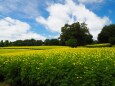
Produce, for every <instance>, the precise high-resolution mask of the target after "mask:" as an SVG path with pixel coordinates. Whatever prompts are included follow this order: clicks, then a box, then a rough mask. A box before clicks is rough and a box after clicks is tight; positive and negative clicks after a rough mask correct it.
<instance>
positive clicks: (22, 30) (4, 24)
mask: <svg viewBox="0 0 115 86" xmlns="http://www.w3.org/2000/svg"><path fill="white" fill-rule="evenodd" d="M30 28H31V26H30V25H29V24H27V23H25V22H22V21H20V20H16V19H12V18H10V17H6V18H4V19H1V20H0V40H10V41H14V40H19V39H22V40H23V39H31V38H34V39H41V40H44V39H45V37H43V36H41V35H39V34H37V33H35V32H32V31H31V29H30Z"/></svg>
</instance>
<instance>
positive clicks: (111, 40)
mask: <svg viewBox="0 0 115 86" xmlns="http://www.w3.org/2000/svg"><path fill="white" fill-rule="evenodd" d="M109 43H110V44H111V45H114V44H115V37H111V38H110V39H109Z"/></svg>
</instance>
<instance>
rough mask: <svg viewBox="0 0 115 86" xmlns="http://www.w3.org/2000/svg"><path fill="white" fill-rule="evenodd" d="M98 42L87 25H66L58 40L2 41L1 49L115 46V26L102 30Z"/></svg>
mask: <svg viewBox="0 0 115 86" xmlns="http://www.w3.org/2000/svg"><path fill="white" fill-rule="evenodd" d="M97 39H98V40H97V41H94V40H93V36H92V34H90V32H89V29H88V27H87V25H86V24H85V23H79V22H76V23H73V24H71V25H69V24H65V25H64V26H63V27H62V28H61V34H60V36H59V37H58V39H46V40H45V41H42V40H35V39H26V40H16V41H14V42H9V41H8V40H6V41H3V40H1V41H0V47H4V46H5V47H7V46H41V45H49V46H51V45H57V46H58V45H62V46H71V47H77V46H84V45H87V44H92V43H110V44H111V45H114V44H115V24H111V25H108V26H105V27H103V28H102V30H101V32H100V33H99V35H98V38H97Z"/></svg>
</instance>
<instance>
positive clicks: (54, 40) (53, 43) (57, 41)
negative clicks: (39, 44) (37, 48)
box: [50, 39, 59, 45]
mask: <svg viewBox="0 0 115 86" xmlns="http://www.w3.org/2000/svg"><path fill="white" fill-rule="evenodd" d="M50 45H59V40H58V39H51V40H50Z"/></svg>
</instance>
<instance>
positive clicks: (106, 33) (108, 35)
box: [98, 24, 115, 43]
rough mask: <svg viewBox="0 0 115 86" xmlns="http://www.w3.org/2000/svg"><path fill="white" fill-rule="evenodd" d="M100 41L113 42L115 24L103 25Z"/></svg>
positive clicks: (114, 38) (114, 39)
mask: <svg viewBox="0 0 115 86" xmlns="http://www.w3.org/2000/svg"><path fill="white" fill-rule="evenodd" d="M98 41H99V42H101V43H109V42H112V43H113V41H115V24H111V25H108V26H105V27H103V29H102V31H101V32H100V33H99V35H98Z"/></svg>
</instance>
